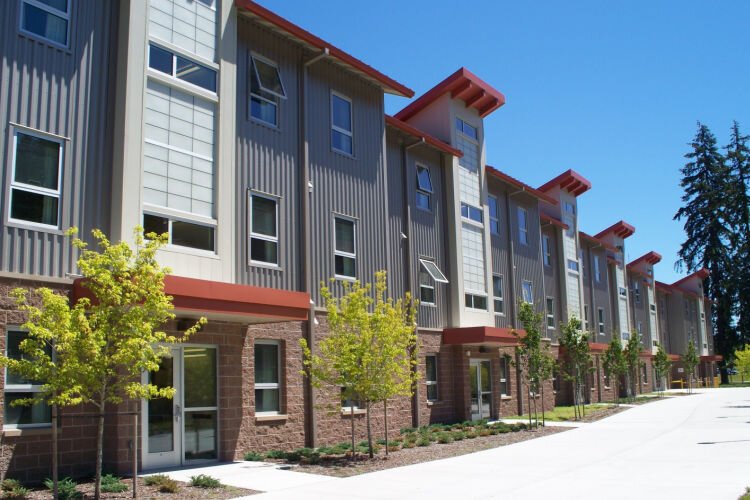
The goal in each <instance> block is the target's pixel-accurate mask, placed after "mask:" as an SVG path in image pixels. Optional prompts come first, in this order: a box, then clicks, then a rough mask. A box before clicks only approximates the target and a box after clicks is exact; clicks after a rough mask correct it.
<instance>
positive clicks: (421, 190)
mask: <svg viewBox="0 0 750 500" xmlns="http://www.w3.org/2000/svg"><path fill="white" fill-rule="evenodd" d="M417 208H421V209H422V210H432V179H431V178H430V170H429V169H428V168H427V167H423V166H421V165H417Z"/></svg>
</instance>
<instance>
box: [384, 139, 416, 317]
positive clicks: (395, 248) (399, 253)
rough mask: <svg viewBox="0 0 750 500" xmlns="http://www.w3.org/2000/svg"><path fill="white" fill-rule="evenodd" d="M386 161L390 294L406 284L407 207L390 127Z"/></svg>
mask: <svg viewBox="0 0 750 500" xmlns="http://www.w3.org/2000/svg"><path fill="white" fill-rule="evenodd" d="M386 161H387V165H388V233H389V234H390V237H391V245H390V247H389V252H390V267H389V269H388V280H389V285H390V289H391V294H392V295H393V296H394V297H402V296H403V295H404V293H405V292H406V288H407V286H408V285H407V282H406V273H405V272H404V267H405V263H404V256H405V252H406V245H407V241H406V240H404V239H403V238H401V234H402V233H405V231H404V221H405V219H406V208H405V207H404V198H403V196H404V189H406V188H405V187H404V185H403V182H402V179H403V175H404V165H403V161H402V154H401V138H400V137H399V135H398V134H396V133H395V132H393V131H390V130H389V131H387V133H386ZM414 284H415V286H417V285H418V283H417V282H414ZM413 293H414V296H415V297H416V298H419V289H416V290H414V291H413ZM420 320H421V318H420Z"/></svg>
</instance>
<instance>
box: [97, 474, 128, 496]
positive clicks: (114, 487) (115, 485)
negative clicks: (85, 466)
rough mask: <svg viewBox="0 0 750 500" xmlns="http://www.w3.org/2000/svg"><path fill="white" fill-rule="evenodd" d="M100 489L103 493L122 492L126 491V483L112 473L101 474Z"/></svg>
mask: <svg viewBox="0 0 750 500" xmlns="http://www.w3.org/2000/svg"><path fill="white" fill-rule="evenodd" d="M102 491H103V492H104V493H122V492H124V491H128V485H127V484H125V483H123V482H122V481H121V480H120V478H119V477H117V476H115V475H113V474H104V475H103V476H102Z"/></svg>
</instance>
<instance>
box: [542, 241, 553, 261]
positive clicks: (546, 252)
mask: <svg viewBox="0 0 750 500" xmlns="http://www.w3.org/2000/svg"><path fill="white" fill-rule="evenodd" d="M542 262H543V263H544V265H545V266H547V267H550V266H552V249H551V248H550V237H549V235H547V234H545V235H542Z"/></svg>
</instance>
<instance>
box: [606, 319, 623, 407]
mask: <svg viewBox="0 0 750 500" xmlns="http://www.w3.org/2000/svg"><path fill="white" fill-rule="evenodd" d="M603 364H604V372H605V373H606V374H607V376H608V377H609V378H610V384H611V385H612V388H613V390H614V403H615V404H617V403H618V402H619V401H620V377H621V376H622V375H624V374H625V373H626V372H627V369H628V365H627V362H626V361H625V355H624V353H623V351H622V343H621V342H620V337H619V335H617V334H615V335H613V336H612V342H610V343H609V346H607V350H606V351H604V357H603Z"/></svg>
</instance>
